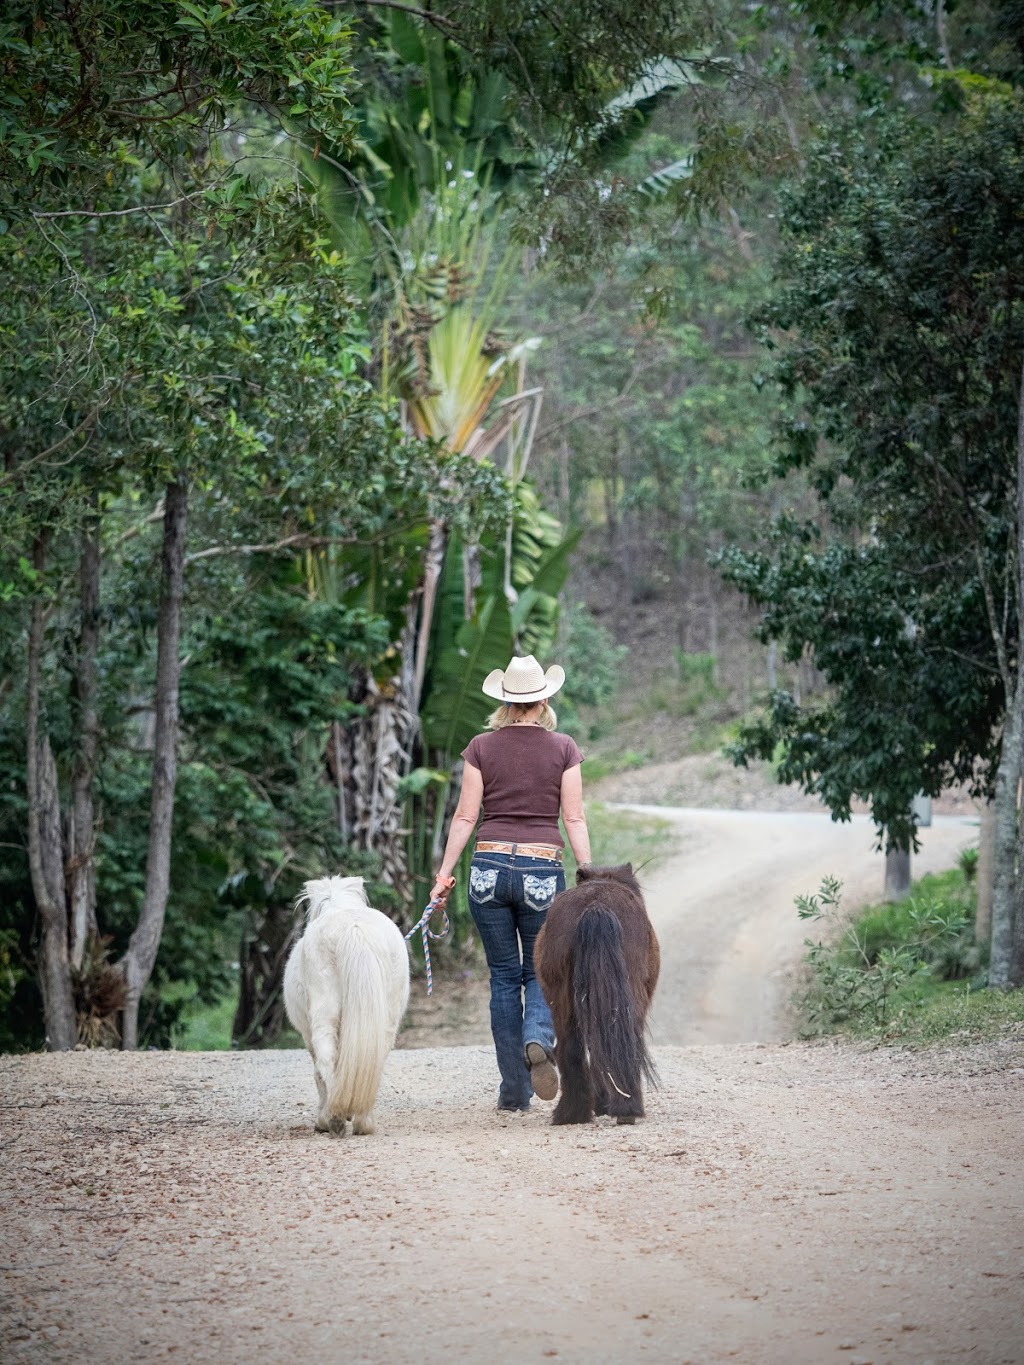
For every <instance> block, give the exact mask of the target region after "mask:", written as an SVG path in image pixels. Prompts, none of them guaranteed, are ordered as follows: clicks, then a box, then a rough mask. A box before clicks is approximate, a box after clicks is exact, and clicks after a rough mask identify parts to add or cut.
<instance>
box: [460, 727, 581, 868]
mask: <svg viewBox="0 0 1024 1365" xmlns="http://www.w3.org/2000/svg"><path fill="white" fill-rule="evenodd" d="M462 757H463V758H464V759H465V760H466V762H467V763H468V764H470V766H471V767H473V768H478V769H479V770H480V773H481V776H482V777H483V780H484V815H483V820H482V821H481V823H480V827H479V828H478V830H477V832H476V833H477V838H478V839H501V840H511V841H512V842H515V843H520V844H554V845H555V846H556V847H558V848H562V847H563V846H564V845H563V841H562V835H561V831H560V830H559V828H558V811H559V807H560V805H561V793H562V774H563V773H564V772H565V771H566V769H567V768H575V767H576V765H577V764H578V763H582V762H583V755H582V754H581V753H580V751H579V749H578V748H577V747H576V742H575V740H572V739H570V738H569V736H568V735H560V734H553V733H552V732H551V731H550V730H544V729H542V728H541V727H540V726H539V725H506V726H505V728H504V729H503V730H491V731H489V732H488V733H487V734H483V735H477V737H476V738H475V739H472V740H470V742H469V744H468V745H467V746H466V748H465V749H463V751H462Z"/></svg>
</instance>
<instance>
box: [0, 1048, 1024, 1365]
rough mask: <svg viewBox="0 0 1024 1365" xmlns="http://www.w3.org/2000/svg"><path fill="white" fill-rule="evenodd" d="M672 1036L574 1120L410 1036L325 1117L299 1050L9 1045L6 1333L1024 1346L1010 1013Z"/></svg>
mask: <svg viewBox="0 0 1024 1365" xmlns="http://www.w3.org/2000/svg"><path fill="white" fill-rule="evenodd" d="M658 1061H659V1065H660V1067H661V1070H662V1074H663V1079H664V1086H663V1088H662V1090H661V1091H660V1092H659V1093H658V1094H657V1095H656V1096H655V1097H654V1099H653V1101H652V1103H651V1105H650V1116H649V1118H648V1120H647V1121H646V1122H645V1123H644V1124H643V1125H638V1126H637V1127H636V1128H634V1129H624V1128H617V1127H614V1126H608V1121H607V1120H602V1121H601V1123H600V1124H599V1125H595V1126H594V1127H593V1128H590V1129H585V1130H577V1129H572V1130H566V1129H553V1128H550V1127H548V1126H546V1124H545V1116H544V1115H543V1114H542V1113H541V1112H540V1111H539V1109H538V1112H536V1113H531V1114H529V1115H527V1116H525V1117H524V1118H517V1119H512V1118H509V1117H505V1116H499V1115H498V1114H496V1113H494V1112H493V1111H492V1108H491V1104H492V1100H491V1094H490V1091H491V1083H492V1076H491V1069H492V1065H493V1063H492V1060H491V1056H490V1053H489V1051H488V1050H487V1049H478V1048H448V1049H423V1050H411V1051H404V1052H396V1053H394V1054H393V1055H392V1057H391V1059H390V1061H389V1063H388V1068H387V1072H386V1080H385V1086H384V1093H383V1095H382V1097H381V1104H380V1117H381V1128H380V1131H379V1133H378V1134H377V1136H375V1137H373V1138H361V1139H356V1138H348V1139H345V1140H343V1141H340V1140H332V1139H330V1138H326V1137H321V1138H314V1137H313V1136H312V1134H311V1132H310V1120H311V1112H312V1106H311V1103H310V1099H311V1091H312V1084H311V1081H310V1076H309V1064H308V1061H307V1059H306V1057H305V1056H304V1055H303V1054H300V1053H297V1052H279V1053H267V1054H263V1055H260V1054H253V1053H250V1054H241V1055H239V1054H231V1053H227V1054H225V1053H219V1054H205V1055H203V1054H185V1053H163V1054H160V1053H150V1054H137V1055H135V1056H127V1055H119V1054H95V1053H93V1054H71V1055H67V1054H65V1055H63V1056H49V1057H31V1058H26V1059H10V1058H8V1059H4V1060H3V1061H2V1062H0V1076H2V1078H3V1082H4V1095H5V1100H4V1105H5V1108H4V1110H3V1118H4V1125H3V1127H4V1131H3V1138H2V1140H3V1143H4V1163H3V1184H4V1187H5V1188H4V1190H3V1195H4V1214H3V1223H4V1232H5V1239H4V1248H5V1250H4V1256H3V1260H4V1263H5V1264H4V1273H3V1279H4V1301H3V1327H2V1329H0V1331H2V1336H0V1358H3V1359H4V1360H5V1361H7V1360H10V1361H15V1360H28V1361H48V1362H49V1361H52V1362H61V1363H63V1362H68V1363H69V1365H70V1362H111V1365H115V1363H116V1365H119V1363H120V1362H126V1361H129V1360H133V1359H138V1360H146V1361H157V1360H159V1361H163V1360H180V1361H190V1362H191V1361H194V1362H207V1361H209V1362H214V1361H218V1362H243V1361H246V1362H248V1361H252V1362H274V1363H276V1362H285V1361H288V1362H290V1361H292V1360H293V1359H294V1360H300V1361H302V1360H312V1359H316V1360H321V1361H328V1362H339V1363H340V1362H363V1361H366V1362H378V1361H387V1362H390V1361H401V1362H405V1361H409V1362H413V1361H424V1360H426V1361H442V1360H449V1359H454V1360H463V1361H474V1362H475V1361H480V1362H486V1363H487V1365H496V1363H497V1362H505V1361H542V1360H544V1359H555V1358H557V1359H562V1360H569V1361H580V1362H582V1361H608V1362H619V1361H622V1362H626V1361H632V1360H635V1359H637V1360H652V1361H672V1362H683V1361H687V1360H689V1361H693V1362H717V1361H726V1360H738V1361H741V1362H750V1365H762V1362H778V1365H783V1363H784V1362H791V1361H799V1362H804V1361H806V1362H820V1361H830V1360H835V1361H837V1362H844V1361H861V1362H864V1361H872V1362H875V1363H876V1365H880V1362H883V1361H884V1362H894V1365H895V1363H896V1362H899V1365H904V1362H924V1361H928V1360H930V1361H933V1362H935V1365H947V1362H954V1361H965V1362H966V1361H970V1362H985V1365H995V1363H996V1362H1017V1361H1020V1360H1021V1359H1024V1350H1022V1346H1021V1331H1020V1322H1021V1316H1020V1310H1021V1303H1022V1287H1024V1285H1022V1275H1024V1207H1022V1203H1024V1198H1022V1191H1021V1181H1020V1178H1019V1160H1020V1152H1021V1137H1020V1134H1021V1122H1022V1118H1024V1112H1022V1111H1024V1050H1022V1048H1021V1047H1020V1045H1019V1042H1018V1045H1016V1046H1014V1045H1012V1044H1006V1045H1003V1046H1002V1047H999V1048H992V1047H989V1048H987V1049H985V1050H984V1051H982V1052H978V1053H971V1052H968V1053H966V1054H959V1055H957V1056H955V1057H942V1056H938V1057H936V1056H934V1055H933V1056H932V1057H930V1058H929V1059H928V1060H926V1061H924V1062H922V1061H921V1060H920V1059H916V1058H913V1057H908V1056H898V1055H893V1054H891V1053H873V1054H861V1053H857V1052H855V1051H853V1050H850V1049H838V1048H833V1047H815V1048H809V1047H805V1046H801V1045H793V1046H790V1047H779V1046H761V1047H758V1046H743V1045H733V1046H728V1047H716V1046H708V1047H697V1048H687V1049H680V1048H662V1049H659V1051H658ZM993 1068H1004V1069H1001V1070H993ZM11 1106H26V1107H16V1108H12V1107H11Z"/></svg>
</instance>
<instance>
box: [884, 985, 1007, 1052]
mask: <svg viewBox="0 0 1024 1365" xmlns="http://www.w3.org/2000/svg"><path fill="white" fill-rule="evenodd" d="M1008 1033H1016V1034H1018V1035H1019V1036H1020V1038H1021V1041H1022V1042H1024V991H990V990H985V989H980V988H978V987H977V986H974V985H973V984H972V983H971V982H970V981H933V982H932V983H931V984H930V985H925V986H924V987H923V988H921V990H920V994H919V998H918V999H916V1000H914V1001H912V1002H909V1003H907V1004H905V1005H904V1006H902V1007H901V1009H900V1010H899V1012H898V1014H897V1015H896V1017H895V1018H894V1019H893V1021H892V1023H891V1025H890V1026H889V1027H888V1028H886V1029H885V1030H883V1031H882V1032H881V1034H880V1035H879V1036H880V1041H882V1042H884V1043H898V1044H900V1046H901V1047H929V1046H931V1045H932V1044H934V1043H952V1042H955V1043H980V1042H986V1041H990V1040H993V1039H996V1038H1001V1037H1005V1036H1006V1035H1007V1034H1008Z"/></svg>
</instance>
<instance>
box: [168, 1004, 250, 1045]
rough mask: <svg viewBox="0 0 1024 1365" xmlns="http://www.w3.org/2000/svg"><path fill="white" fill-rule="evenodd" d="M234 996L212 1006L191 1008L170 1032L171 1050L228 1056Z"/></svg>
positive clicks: (233, 1012)
mask: <svg viewBox="0 0 1024 1365" xmlns="http://www.w3.org/2000/svg"><path fill="white" fill-rule="evenodd" d="M237 1004H238V996H237V994H235V993H234V992H232V993H231V994H230V995H225V996H223V997H222V999H220V1000H218V1001H217V1003H216V1004H215V1005H198V1004H196V1005H191V1006H189V1007H188V1008H187V1009H186V1010H185V1011H184V1013H183V1014H182V1016H181V1022H180V1023H179V1024H178V1026H177V1028H175V1030H174V1046H175V1048H176V1049H177V1050H178V1051H180V1052H228V1051H230V1049H231V1021H232V1020H233V1019H234V1017H235V1007H236V1006H237Z"/></svg>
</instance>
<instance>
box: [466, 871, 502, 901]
mask: <svg viewBox="0 0 1024 1365" xmlns="http://www.w3.org/2000/svg"><path fill="white" fill-rule="evenodd" d="M497 884H498V869H497V868H496V867H476V866H474V865H471V866H470V869H469V894H470V898H471V899H472V900H475V901H477V902H478V903H480V904H482V903H484V902H486V901H492V900H494V888H495V887H496V886H497Z"/></svg>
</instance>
